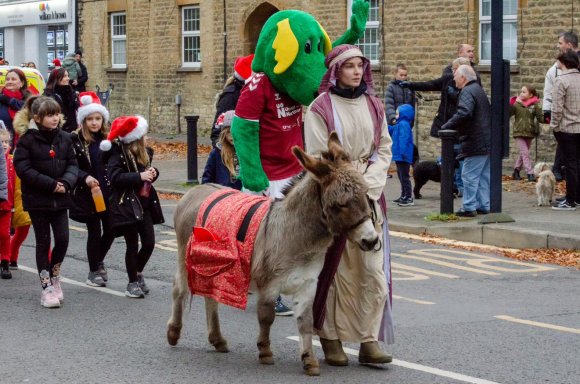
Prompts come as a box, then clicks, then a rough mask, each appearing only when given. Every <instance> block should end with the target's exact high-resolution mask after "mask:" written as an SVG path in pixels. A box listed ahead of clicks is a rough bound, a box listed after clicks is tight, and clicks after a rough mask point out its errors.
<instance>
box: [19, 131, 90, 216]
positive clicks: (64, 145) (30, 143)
mask: <svg viewBox="0 0 580 384" xmlns="http://www.w3.org/2000/svg"><path fill="white" fill-rule="evenodd" d="M51 150H52V151H54V152H53V153H54V157H53V156H51ZM14 169H15V170H16V174H17V175H18V177H20V179H21V180H22V203H23V205H24V210H25V211H31V210H54V211H56V210H61V209H67V208H69V207H70V191H71V190H72V188H73V186H74V185H75V183H76V181H77V175H78V172H79V168H78V166H77V160H76V158H75V154H74V151H73V146H72V141H71V138H70V134H68V133H67V132H64V131H62V130H61V129H60V128H57V131H56V134H55V135H54V137H53V138H52V141H50V139H49V138H47V136H46V135H44V134H42V133H41V132H40V131H39V130H38V127H37V125H36V123H35V122H34V120H31V122H30V125H29V128H28V130H27V131H26V133H25V134H24V135H22V136H21V137H20V139H19V140H18V144H17V145H16V149H15V150H14ZM57 181H60V182H62V183H63V184H64V186H65V189H66V193H55V192H54V189H55V188H56V183H57Z"/></svg>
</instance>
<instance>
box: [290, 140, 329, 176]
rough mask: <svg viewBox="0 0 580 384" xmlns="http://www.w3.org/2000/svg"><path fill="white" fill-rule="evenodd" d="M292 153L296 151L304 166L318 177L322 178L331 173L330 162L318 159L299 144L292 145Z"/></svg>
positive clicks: (295, 153)
mask: <svg viewBox="0 0 580 384" xmlns="http://www.w3.org/2000/svg"><path fill="white" fill-rule="evenodd" d="M292 153H294V156H296V158H297V159H298V161H299V162H300V164H302V167H303V168H304V169H305V170H307V171H308V172H310V173H312V174H313V175H314V176H315V177H316V178H317V179H322V178H323V177H325V176H327V175H328V174H330V171H331V169H330V166H329V165H328V164H326V163H324V162H322V161H320V160H318V159H317V158H315V157H314V156H310V155H309V154H307V153H306V152H304V151H303V150H302V149H301V148H300V147H298V146H297V145H295V146H293V147H292Z"/></svg>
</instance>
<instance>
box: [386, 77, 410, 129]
mask: <svg viewBox="0 0 580 384" xmlns="http://www.w3.org/2000/svg"><path fill="white" fill-rule="evenodd" d="M403 104H409V105H411V106H412V107H413V108H415V92H413V91H412V90H410V89H409V88H403V87H402V86H401V81H400V80H393V81H391V82H390V83H389V85H387V92H385V114H386V115H387V123H389V125H394V124H395V123H396V118H395V116H396V113H397V108H398V107H399V106H401V105H403ZM411 126H413V124H412V123H411Z"/></svg>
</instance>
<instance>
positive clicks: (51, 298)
mask: <svg viewBox="0 0 580 384" xmlns="http://www.w3.org/2000/svg"><path fill="white" fill-rule="evenodd" d="M40 305H42V306H43V307H44V308H60V301H59V300H58V297H56V294H55V293H54V287H52V286H50V287H47V288H45V289H43V290H42V295H41V296H40Z"/></svg>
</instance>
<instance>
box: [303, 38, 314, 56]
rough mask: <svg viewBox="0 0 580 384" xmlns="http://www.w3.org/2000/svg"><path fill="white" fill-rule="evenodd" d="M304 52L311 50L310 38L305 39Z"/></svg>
mask: <svg viewBox="0 0 580 384" xmlns="http://www.w3.org/2000/svg"><path fill="white" fill-rule="evenodd" d="M304 52H306V53H310V52H312V42H311V41H310V39H308V40H306V44H304Z"/></svg>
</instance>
